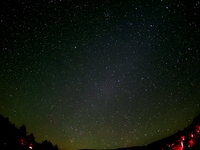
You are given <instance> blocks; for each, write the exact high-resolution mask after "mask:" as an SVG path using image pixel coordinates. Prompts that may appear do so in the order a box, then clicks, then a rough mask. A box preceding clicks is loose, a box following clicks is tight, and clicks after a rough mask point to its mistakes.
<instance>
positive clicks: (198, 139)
mask: <svg viewBox="0 0 200 150" xmlns="http://www.w3.org/2000/svg"><path fill="white" fill-rule="evenodd" d="M150 149H153V150H200V114H199V115H198V116H197V117H195V118H194V120H193V122H192V123H191V125H189V126H188V127H186V128H185V129H184V130H183V131H180V130H179V131H178V132H177V133H175V134H173V135H171V136H169V137H167V138H164V139H161V140H159V141H156V142H153V143H151V144H149V145H147V146H141V147H128V148H119V150H150Z"/></svg>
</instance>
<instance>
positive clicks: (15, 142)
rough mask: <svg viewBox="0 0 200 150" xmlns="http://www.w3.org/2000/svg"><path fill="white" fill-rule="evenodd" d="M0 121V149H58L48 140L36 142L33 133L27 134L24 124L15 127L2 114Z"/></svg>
mask: <svg viewBox="0 0 200 150" xmlns="http://www.w3.org/2000/svg"><path fill="white" fill-rule="evenodd" d="M0 123H1V127H0V150H11V149H12V150H13V149H17V150H32V149H33V150H58V146H57V145H55V146H54V145H53V144H52V143H51V142H50V141H47V140H44V141H43V142H42V143H38V142H36V141H35V137H34V135H33V133H31V134H29V135H27V131H26V126H25V125H22V126H21V127H20V128H17V127H15V125H14V124H11V123H10V121H9V119H8V118H4V117H3V116H2V115H0Z"/></svg>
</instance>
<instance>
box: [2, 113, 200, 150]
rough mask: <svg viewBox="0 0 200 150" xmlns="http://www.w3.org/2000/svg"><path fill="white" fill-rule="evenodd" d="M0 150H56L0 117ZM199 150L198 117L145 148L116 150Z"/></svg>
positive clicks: (199, 128) (24, 129) (199, 119)
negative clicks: (186, 125) (183, 127)
mask: <svg viewBox="0 0 200 150" xmlns="http://www.w3.org/2000/svg"><path fill="white" fill-rule="evenodd" d="M0 122H1V127H0V150H11V149H12V150H13V149H20V150H31V149H33V150H58V146H57V145H55V146H54V145H53V144H52V143H51V142H50V141H47V140H44V141H43V142H42V143H38V142H36V141H35V137H34V135H33V133H31V134H30V135H27V132H26V126H25V125H22V126H21V127H20V128H19V129H18V128H16V127H15V125H14V124H11V123H10V122H9V119H8V118H4V117H3V116H2V115H0ZM149 149H153V150H200V115H198V116H197V117H196V118H194V120H193V122H192V124H191V125H189V126H188V127H186V128H185V129H184V130H183V131H178V132H177V133H175V134H174V135H172V136H169V137H167V138H164V139H161V140H159V141H156V142H154V143H151V144H149V145H147V146H141V147H129V148H118V150H149Z"/></svg>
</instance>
